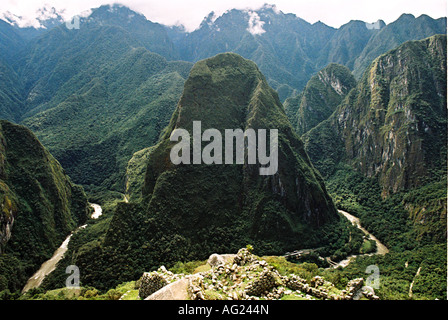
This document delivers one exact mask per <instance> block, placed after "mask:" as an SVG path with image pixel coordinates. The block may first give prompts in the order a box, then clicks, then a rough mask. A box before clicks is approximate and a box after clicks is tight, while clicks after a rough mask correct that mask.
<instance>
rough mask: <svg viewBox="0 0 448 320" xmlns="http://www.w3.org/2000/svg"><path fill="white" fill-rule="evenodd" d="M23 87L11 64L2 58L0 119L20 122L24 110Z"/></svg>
mask: <svg viewBox="0 0 448 320" xmlns="http://www.w3.org/2000/svg"><path fill="white" fill-rule="evenodd" d="M23 96H24V92H23V85H22V83H21V81H20V79H19V77H18V76H17V74H16V73H15V72H14V70H13V69H12V68H11V66H10V65H9V64H7V63H6V62H3V61H2V59H1V58H0V119H8V120H11V121H16V122H18V121H19V120H20V116H21V114H22V112H23V110H24V108H25V107H24V103H23Z"/></svg>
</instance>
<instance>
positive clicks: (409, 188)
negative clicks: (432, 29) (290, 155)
mask: <svg viewBox="0 0 448 320" xmlns="http://www.w3.org/2000/svg"><path fill="white" fill-rule="evenodd" d="M446 119H447V107H446V36H445V35H439V36H433V37H430V38H427V39H424V40H420V41H410V42H406V43H405V44H403V45H401V46H400V47H398V48H396V49H394V50H392V51H390V52H388V53H386V54H384V55H382V56H380V57H378V58H377V59H375V60H374V62H373V63H372V64H371V65H370V67H369V69H368V70H366V72H365V73H364V75H363V77H362V79H361V80H360V81H359V83H358V85H357V86H356V88H354V89H353V90H352V91H350V93H349V94H348V95H347V97H346V98H345V99H344V100H343V102H342V103H341V104H340V105H339V107H338V108H337V109H336V110H335V112H334V113H333V114H332V115H331V116H330V117H329V118H328V119H327V120H325V121H323V122H321V123H320V124H319V125H317V126H316V127H315V128H313V129H312V130H310V131H309V132H307V133H306V134H305V135H304V137H303V138H304V140H305V144H306V150H307V152H308V153H309V155H310V158H311V160H312V162H313V164H314V165H315V166H316V167H317V168H318V169H319V171H320V172H321V173H322V174H323V175H324V176H325V177H326V180H327V182H331V183H330V185H333V186H335V187H337V189H338V191H336V190H333V191H334V192H336V193H337V194H338V196H337V197H338V198H339V199H340V201H342V202H343V203H345V205H347V206H353V205H354V204H359V203H364V205H365V207H369V206H370V207H371V206H373V205H372V203H371V201H373V199H377V200H375V201H377V203H380V202H381V197H382V198H383V199H392V200H390V201H392V202H393V201H397V200H398V202H399V204H398V203H396V205H397V207H396V208H395V209H392V208H390V209H389V210H391V214H392V213H393V212H394V210H396V211H398V212H400V211H401V212H403V214H404V215H403V216H402V218H404V221H407V222H405V225H406V224H408V223H409V222H412V225H413V226H412V227H410V229H407V230H408V231H409V230H411V229H412V228H414V229H413V230H414V232H415V233H413V235H412V236H411V238H413V241H415V240H416V239H419V240H418V241H427V240H429V239H433V240H437V241H446V210H447V207H446V141H447V131H446V125H447V120H446ZM349 168H350V169H349ZM347 170H348V171H347ZM350 172H352V173H350ZM356 174H361V176H360V177H357V178H354V176H353V175H356ZM349 176H352V178H351V179H348V178H347V177H349ZM361 177H363V178H361ZM343 181H345V182H343ZM369 185H370V186H369ZM366 188H367V189H369V190H367V189H366ZM331 189H332V188H331ZM393 199H395V200H393ZM375 201H373V202H375ZM368 203H370V204H368ZM361 207H362V206H361ZM398 208H401V209H398ZM364 209H365V208H364ZM350 210H351V211H352V212H353V211H354V210H355V209H354V208H351V209H350ZM370 210H371V209H370ZM370 210H367V211H370ZM384 211H386V212H387V210H384ZM405 212H407V216H408V217H406V214H405ZM364 213H365V214H366V212H364ZM361 215H362V214H361ZM387 215H388V214H386V213H383V214H378V213H375V214H372V215H371V216H370V217H366V220H370V223H372V224H376V225H377V226H376V228H380V227H378V224H382V223H385V221H384V219H385V217H386V216H387ZM399 217H400V214H398V213H397V212H395V216H393V215H392V216H389V218H386V219H391V220H390V221H389V223H396V222H397V221H399V220H400V219H401V218H399ZM366 220H365V221H366ZM392 221H394V222H392ZM408 226H409V225H408ZM383 227H384V225H383ZM402 231H403V232H402V233H401V236H403V235H404V234H405V233H406V232H404V230H403V229H402ZM379 232H381V231H379ZM387 237H388V238H393V237H391V236H390V235H389V236H387ZM410 241H412V240H410ZM418 241H417V242H418Z"/></svg>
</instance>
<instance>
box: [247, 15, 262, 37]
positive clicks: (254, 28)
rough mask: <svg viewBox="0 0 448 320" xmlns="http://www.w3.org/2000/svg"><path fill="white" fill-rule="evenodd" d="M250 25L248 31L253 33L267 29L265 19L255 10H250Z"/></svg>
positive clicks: (260, 32) (256, 33)
mask: <svg viewBox="0 0 448 320" xmlns="http://www.w3.org/2000/svg"><path fill="white" fill-rule="evenodd" d="M248 14H249V27H248V28H247V31H249V32H250V33H252V34H253V35H259V34H263V33H265V32H266V31H265V30H264V29H263V25H264V21H261V20H260V16H259V15H258V13H256V12H255V11H249V12H248Z"/></svg>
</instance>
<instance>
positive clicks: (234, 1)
mask: <svg viewBox="0 0 448 320" xmlns="http://www.w3.org/2000/svg"><path fill="white" fill-rule="evenodd" d="M0 1H1V3H0V14H1V13H4V12H6V11H10V12H11V13H13V14H16V15H18V16H23V17H35V13H36V10H37V9H39V8H41V7H44V6H49V7H55V8H56V9H57V10H65V13H64V17H66V18H69V17H72V16H74V15H77V14H79V13H80V12H82V11H85V10H88V9H90V8H96V7H99V6H100V5H102V4H111V3H121V4H124V5H126V6H128V7H130V8H131V9H133V10H135V11H137V12H140V13H142V14H144V15H145V16H146V18H147V19H149V20H151V21H153V22H159V23H163V24H167V25H173V24H183V25H185V27H186V28H187V29H188V30H190V31H192V30H194V29H195V28H197V27H198V26H199V24H200V23H201V21H202V19H203V18H204V17H205V16H206V15H208V13H210V12H211V11H215V12H216V13H217V14H222V13H223V12H225V11H226V10H228V9H231V8H238V9H243V8H252V9H257V8H259V7H261V6H262V5H263V4H264V3H269V4H275V5H276V6H277V8H278V9H279V10H281V11H283V12H284V13H294V14H296V15H297V16H298V17H300V18H302V19H304V20H306V21H308V22H310V23H314V22H316V21H319V20H320V21H322V22H324V23H325V24H327V25H329V26H332V27H335V28H339V27H340V26H341V25H343V24H345V23H347V22H349V21H350V20H354V19H357V20H363V21H365V22H375V21H377V20H378V19H382V20H384V21H385V22H386V23H390V22H393V21H395V20H396V19H397V18H398V17H399V16H400V15H401V14H402V13H411V14H413V15H415V16H420V15H421V14H427V15H429V16H431V17H433V18H440V17H446V16H447V1H446V0H420V1H415V0H369V1H366V0H226V1H222V0H221V1H220V0H207V1H205V0H162V1H161V0H121V1H113V0H112V1H110V0H109V1H107V0H76V1H68V0H20V1H19V0H0Z"/></svg>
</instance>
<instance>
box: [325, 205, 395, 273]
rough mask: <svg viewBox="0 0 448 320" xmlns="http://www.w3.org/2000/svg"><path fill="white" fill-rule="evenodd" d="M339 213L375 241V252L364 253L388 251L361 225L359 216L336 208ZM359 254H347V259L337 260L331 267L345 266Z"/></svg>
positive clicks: (383, 253)
mask: <svg viewBox="0 0 448 320" xmlns="http://www.w3.org/2000/svg"><path fill="white" fill-rule="evenodd" d="M338 211H339V213H340V214H342V215H343V216H344V217H346V218H347V219H348V220H349V221H350V222H351V223H353V224H354V225H355V226H356V227H358V229H360V230H361V231H362V232H364V234H365V235H366V236H368V237H369V238H370V239H372V240H374V241H375V242H376V248H377V250H376V252H375V253H373V254H365V255H377V254H378V255H385V254H386V253H388V252H389V249H387V247H386V246H385V245H384V244H382V243H381V242H380V241H379V240H378V239H377V238H376V237H375V236H374V235H373V234H371V233H369V232H368V231H367V230H366V229H364V228H363V227H362V226H361V223H360V221H359V218H357V217H355V216H353V215H351V214H350V213H348V212H345V211H342V210H338ZM359 256H361V255H353V256H349V257H348V258H347V259H345V260H342V261H339V262H338V263H336V264H334V265H333V266H332V268H337V267H346V266H348V264H349V263H350V262H351V261H352V260H354V259H356V258H357V257H359Z"/></svg>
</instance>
